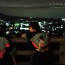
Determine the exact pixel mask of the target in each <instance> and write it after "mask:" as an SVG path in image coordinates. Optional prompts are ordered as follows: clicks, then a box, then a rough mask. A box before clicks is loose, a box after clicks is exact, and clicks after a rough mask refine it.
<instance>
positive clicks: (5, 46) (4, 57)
mask: <svg viewBox="0 0 65 65" xmlns="http://www.w3.org/2000/svg"><path fill="white" fill-rule="evenodd" d="M4 32H5V28H4V27H2V28H1V27H0V65H14V64H16V63H14V60H13V57H12V56H11V54H10V53H9V51H10V50H9V48H10V44H9V41H8V40H7V38H6V37H5V33H4Z"/></svg>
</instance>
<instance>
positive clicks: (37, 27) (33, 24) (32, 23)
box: [29, 22, 41, 32]
mask: <svg viewBox="0 0 65 65" xmlns="http://www.w3.org/2000/svg"><path fill="white" fill-rule="evenodd" d="M29 27H32V28H33V29H35V30H36V31H37V32H40V31H41V29H40V26H39V24H38V22H30V24H29Z"/></svg>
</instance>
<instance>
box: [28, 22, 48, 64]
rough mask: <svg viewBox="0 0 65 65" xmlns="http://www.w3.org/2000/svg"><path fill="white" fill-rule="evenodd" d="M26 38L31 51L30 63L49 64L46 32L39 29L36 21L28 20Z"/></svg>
mask: <svg viewBox="0 0 65 65" xmlns="http://www.w3.org/2000/svg"><path fill="white" fill-rule="evenodd" d="M27 40H28V45H29V46H30V49H31V50H32V51H33V54H32V56H31V64H32V65H47V64H49V53H48V37H47V34H46V33H44V32H42V31H41V29H40V26H39V24H38V22H30V24H29V32H28V34H27Z"/></svg>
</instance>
